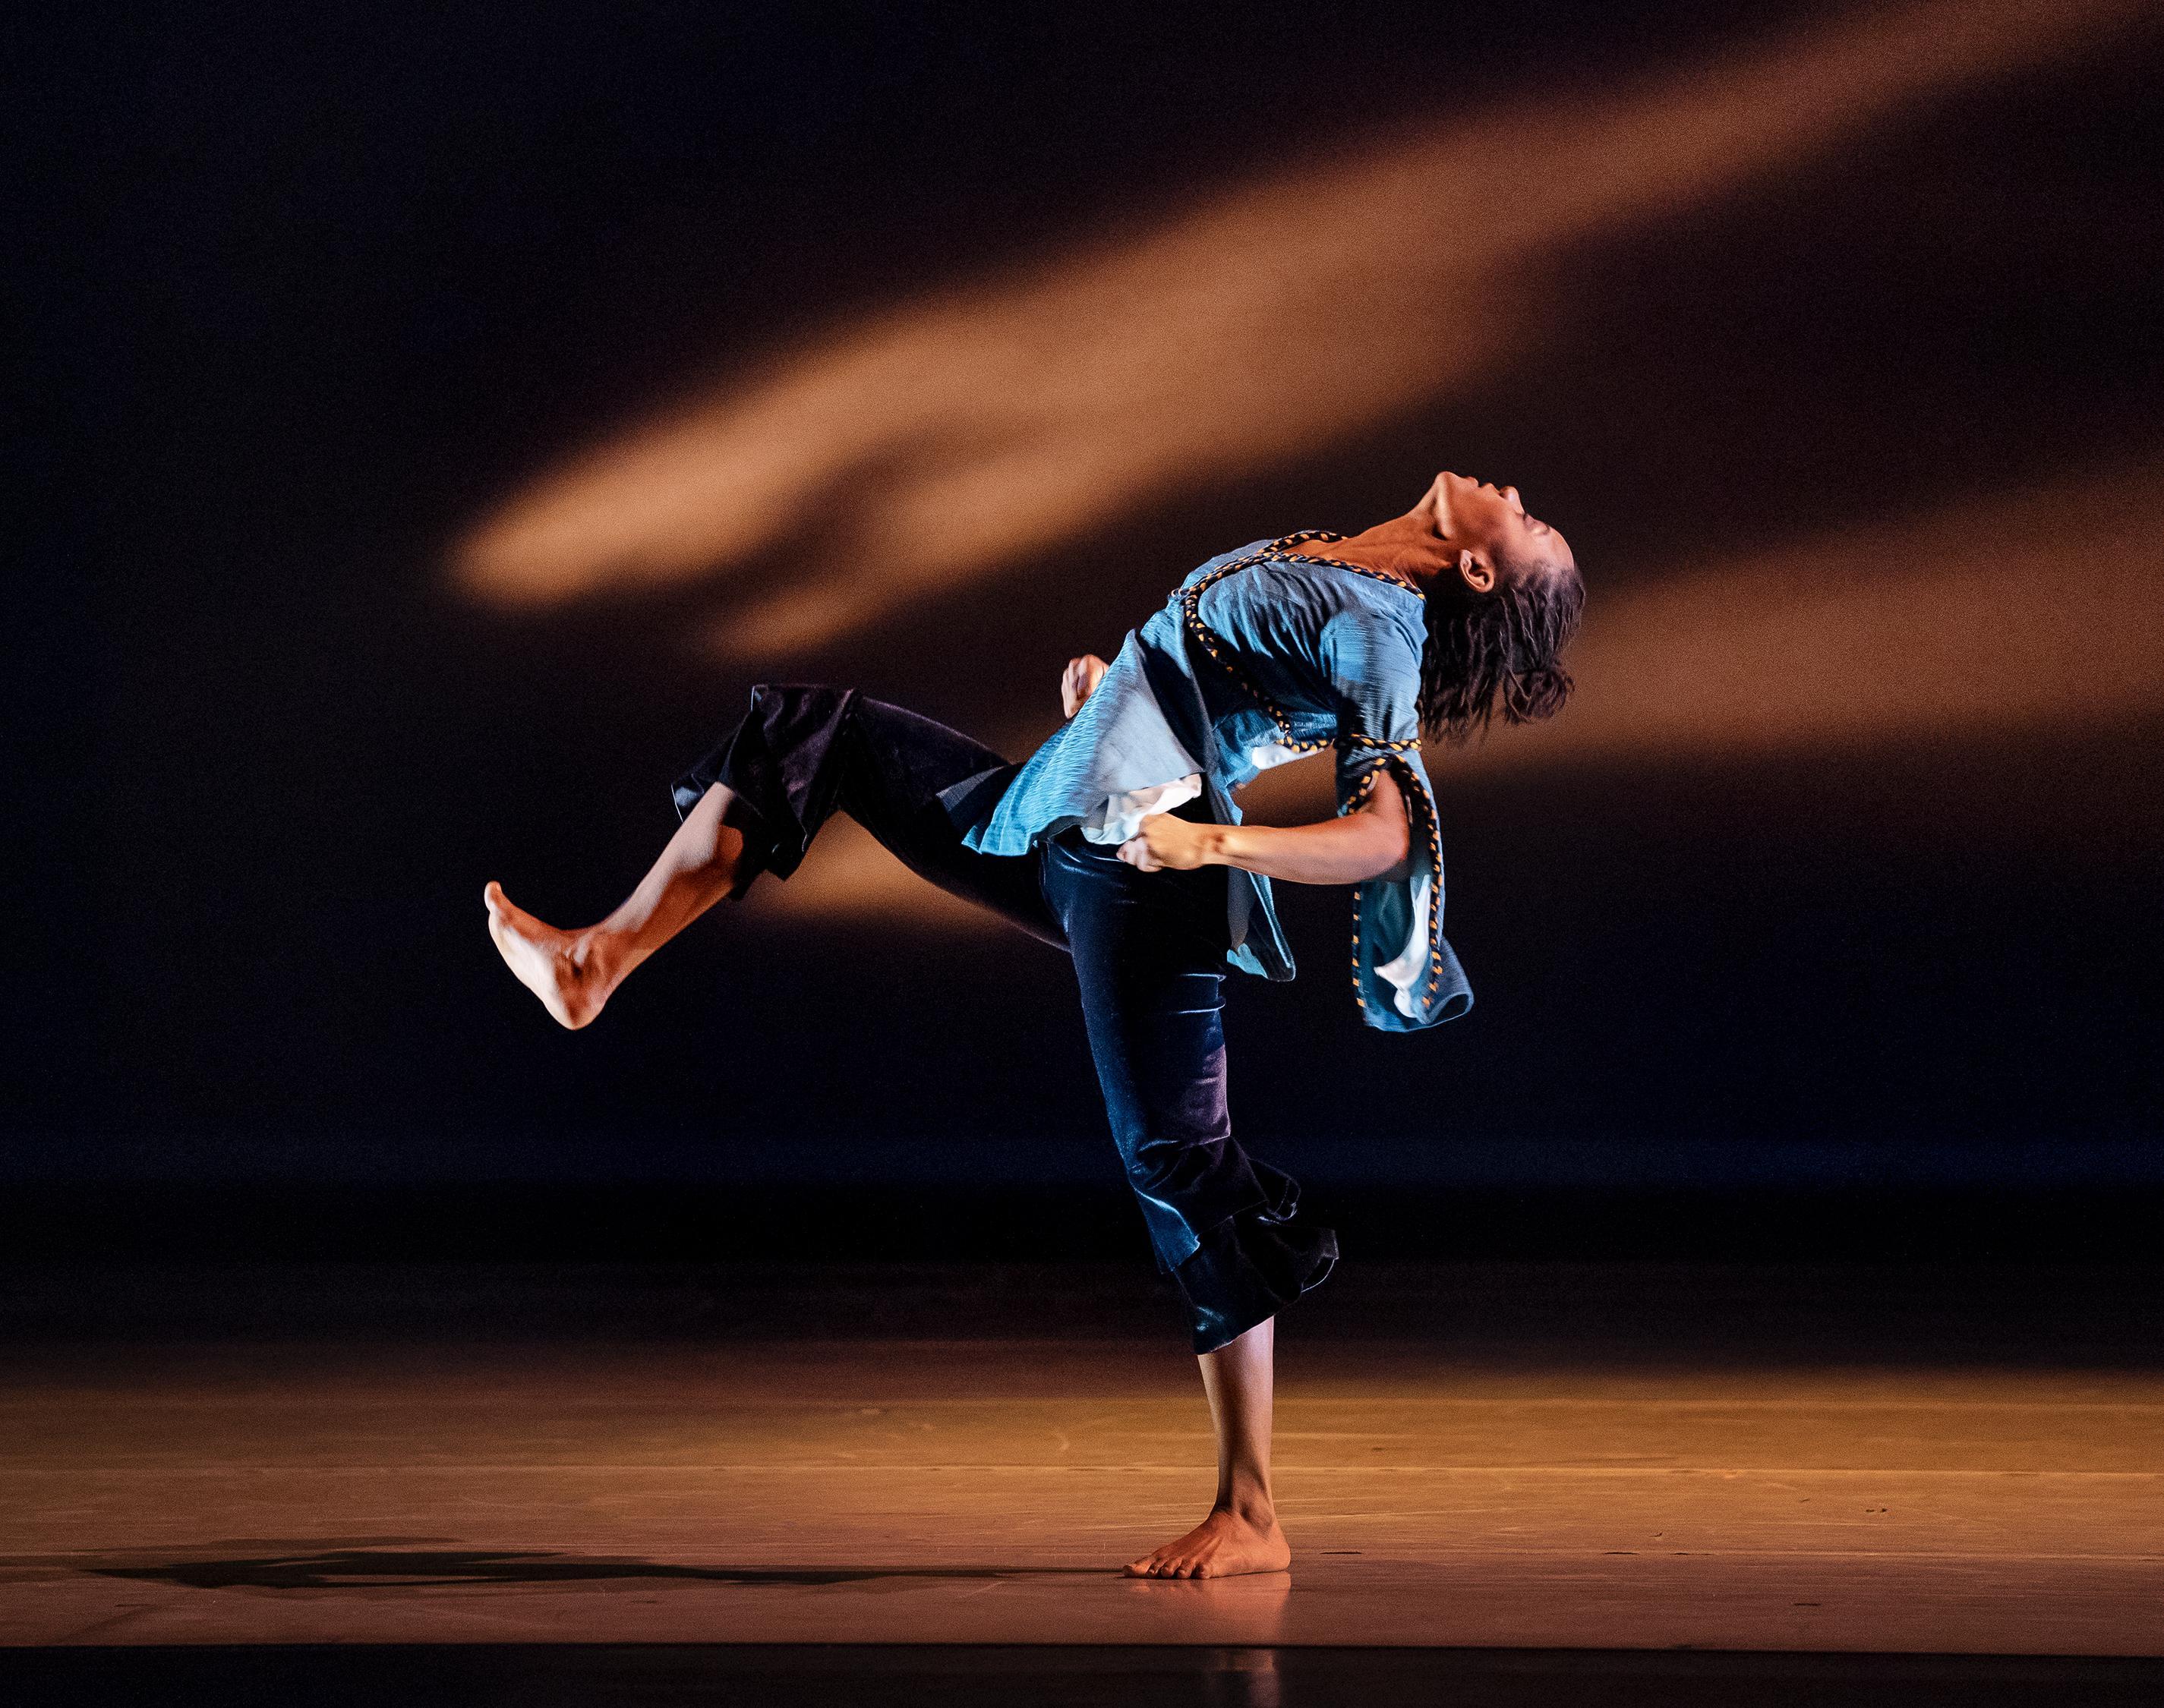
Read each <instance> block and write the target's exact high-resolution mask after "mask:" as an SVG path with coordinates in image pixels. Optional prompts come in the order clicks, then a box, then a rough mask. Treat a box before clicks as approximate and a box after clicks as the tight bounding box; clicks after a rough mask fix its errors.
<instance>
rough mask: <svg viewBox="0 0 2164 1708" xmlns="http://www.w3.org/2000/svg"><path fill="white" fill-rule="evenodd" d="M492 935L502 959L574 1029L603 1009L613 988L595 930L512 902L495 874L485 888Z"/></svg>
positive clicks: (483, 893)
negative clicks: (563, 927) (550, 919)
mask: <svg viewBox="0 0 2164 1708" xmlns="http://www.w3.org/2000/svg"><path fill="white" fill-rule="evenodd" d="M481 900H482V903H483V904H485V905H486V907H487V909H488V935H490V937H491V938H492V939H493V940H495V943H496V952H497V953H498V954H500V955H502V956H503V964H504V965H505V966H506V967H509V968H510V969H511V970H512V972H514V973H516V974H517V976H518V982H520V983H521V984H523V985H524V986H525V987H526V988H528V990H530V991H532V992H533V994H534V995H536V996H538V997H539V998H541V1006H542V1007H544V1009H548V1010H549V1013H550V1014H553V1015H554V1016H555V1018H556V1020H557V1022H558V1023H559V1024H562V1025H565V1026H568V1027H570V1029H571V1030H573V1031H577V1030H578V1029H579V1028H580V1027H581V1026H583V1025H585V1024H586V1023H587V1022H588V1021H589V1020H591V1019H593V1017H594V1016H595V1015H596V1014H599V1013H601V1004H602V1003H605V1002H607V1000H608V998H609V992H610V990H611V989H612V988H613V987H612V984H611V982H610V981H609V980H608V979H607V977H604V975H603V970H602V968H601V967H600V966H599V965H598V964H597V962H598V960H599V956H597V955H596V952H595V942H594V933H592V932H591V931H559V930H557V929H556V928H555V927H554V925H543V924H542V923H541V921H540V920H538V919H535V918H534V917H533V914H529V913H528V912H527V911H526V910H525V909H523V908H516V907H513V906H512V904H511V898H510V897H509V896H507V895H506V894H505V893H503V886H502V884H500V883H496V882H495V881H494V880H492V879H491V881H490V883H489V885H488V887H487V888H486V889H484V890H483V891H482V892H481Z"/></svg>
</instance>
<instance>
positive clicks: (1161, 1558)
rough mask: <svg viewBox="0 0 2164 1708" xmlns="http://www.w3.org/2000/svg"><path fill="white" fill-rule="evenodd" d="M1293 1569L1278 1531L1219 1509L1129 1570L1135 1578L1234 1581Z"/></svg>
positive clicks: (1271, 1523)
mask: <svg viewBox="0 0 2164 1708" xmlns="http://www.w3.org/2000/svg"><path fill="white" fill-rule="evenodd" d="M1290 1564H1292V1548H1290V1546H1289V1544H1288V1543H1286V1541H1285V1539H1284V1532H1283V1531H1282V1530H1280V1529H1279V1528H1278V1521H1277V1518H1276V1516H1275V1515H1274V1514H1273V1515H1272V1516H1271V1517H1269V1519H1268V1521H1267V1522H1260V1523H1258V1522H1256V1521H1255V1520H1253V1519H1252V1518H1243V1517H1240V1515H1239V1514H1237V1512H1232V1511H1231V1510H1229V1509H1228V1508H1226V1507H1223V1506H1220V1507H1218V1508H1217V1509H1216V1511H1215V1512H1211V1515H1210V1516H1209V1517H1207V1518H1205V1519H1204V1520H1203V1521H1202V1522H1200V1524H1198V1525H1196V1526H1195V1528H1194V1529H1192V1530H1190V1531H1189V1532H1187V1534H1186V1535H1184V1536H1183V1537H1181V1538H1179V1541H1177V1542H1168V1543H1165V1545H1164V1546H1163V1548H1159V1549H1158V1551H1157V1552H1156V1553H1153V1554H1149V1555H1148V1556H1146V1557H1145V1558H1143V1559H1138V1560H1136V1561H1135V1562H1134V1563H1133V1564H1131V1565H1129V1566H1128V1567H1127V1575H1128V1576H1129V1577H1131V1578H1229V1577H1235V1576H1237V1575H1238V1574H1240V1573H1242V1572H1281V1571H1283V1570H1284V1569H1285V1568H1286V1567H1287V1566H1289V1565H1290Z"/></svg>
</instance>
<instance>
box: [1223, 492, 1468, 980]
mask: <svg viewBox="0 0 2164 1708" xmlns="http://www.w3.org/2000/svg"><path fill="white" fill-rule="evenodd" d="M1344 537H1345V536H1344V535H1342V534H1340V533H1333V532H1331V531H1330V530H1329V529H1327V528H1308V529H1306V530H1305V531H1303V532H1300V533H1295V534H1286V535H1285V536H1284V537H1282V538H1280V539H1275V540H1273V541H1271V542H1269V544H1268V545H1267V546H1264V547H1263V548H1262V549H1261V550H1260V551H1258V552H1250V553H1248V554H1247V556H1246V557H1244V558H1234V559H1233V560H1232V562H1231V563H1222V564H1220V565H1219V566H1218V567H1217V568H1215V569H1213V570H1211V572H1210V573H1209V574H1207V575H1205V576H1204V577H1203V578H1202V579H1200V580H1199V581H1196V582H1193V583H1191V584H1190V585H1188V586H1187V587H1186V588H1184V589H1182V591H1181V595H1180V609H1181V614H1182V616H1183V617H1184V620H1185V621H1186V625H1187V629H1188V632H1189V633H1190V634H1191V635H1193V636H1194V637H1195V640H1196V641H1197V642H1200V645H1201V647H1202V650H1203V651H1204V652H1206V653H1208V654H1209V655H1210V657H1211V658H1214V659H1215V660H1216V662H1217V663H1218V665H1219V667H1220V668H1222V669H1223V670H1224V671H1225V673H1226V674H1227V675H1228V676H1230V677H1231V678H1232V679H1233V681H1234V682H1236V683H1237V684H1239V687H1240V690H1241V691H1242V693H1243V694H1246V695H1247V698H1248V699H1252V700H1253V701H1254V703H1255V704H1256V705H1258V706H1260V707H1261V708H1262V709H1263V711H1265V712H1266V713H1268V715H1269V720H1270V721H1271V722H1272V723H1274V724H1275V725H1276V726H1278V734H1279V736H1280V737H1282V738H1283V739H1282V740H1281V741H1280V743H1279V745H1280V746H1283V747H1288V748H1289V749H1291V750H1292V751H1293V752H1296V753H1314V752H1321V750H1322V749H1323V748H1325V747H1342V748H1346V749H1348V750H1350V751H1352V752H1362V753H1376V754H1379V755H1381V756H1382V760H1383V762H1382V763H1381V764H1379V765H1377V766H1375V767H1374V768H1371V769H1370V770H1368V772H1366V773H1364V774H1363V776H1362V777H1361V778H1360V780H1359V782H1358V783H1356V784H1354V785H1353V789H1352V794H1349V795H1348V796H1347V797H1346V800H1345V804H1344V805H1343V806H1342V807H1340V808H1339V809H1338V814H1339V816H1341V817H1342V816H1343V815H1345V814H1347V813H1352V812H1357V811H1358V810H1359V809H1360V808H1361V807H1362V806H1363V805H1364V804H1366V802H1367V799H1368V796H1369V795H1371V794H1374V792H1375V784H1376V783H1377V781H1378V779H1379V778H1381V776H1382V774H1383V773H1384V771H1385V770H1391V771H1394V772H1395V773H1396V774H1397V776H1398V778H1399V792H1400V794H1403V795H1404V796H1405V804H1406V808H1407V809H1408V811H1409V813H1410V816H1411V819H1412V823H1413V827H1414V829H1415V830H1416V832H1418V833H1419V834H1420V836H1421V837H1422V839H1423V840H1425V841H1426V844H1427V857H1428V869H1429V871H1430V872H1431V874H1432V877H1431V885H1432V888H1431V890H1430V892H1429V895H1430V899H1429V904H1428V910H1427V980H1426V984H1425V985H1424V986H1423V987H1422V989H1421V997H1422V999H1423V1002H1424V1003H1433V1002H1434V1000H1435V992H1436V986H1437V984H1438V983H1439V982H1441V981H1442V907H1441V905H1440V899H1441V897H1442V827H1441V825H1440V824H1439V823H1438V821H1437V812H1436V806H1435V799H1434V797H1433V796H1432V795H1431V794H1429V793H1428V792H1427V789H1426V785H1425V784H1424V783H1421V779H1420V778H1419V777H1418V775H1417V774H1416V773H1415V772H1414V770H1413V768H1412V767H1411V766H1410V765H1408V764H1406V763H1405V761H1404V759H1403V758H1401V757H1400V755H1402V754H1405V753H1409V752H1414V751H1416V750H1417V749H1418V748H1419V747H1420V737H1419V736H1407V737H1406V738H1405V740H1403V741H1384V740H1382V739H1381V738H1380V737H1379V736H1365V735H1361V734H1358V733H1357V732H1354V733H1351V734H1345V733H1340V734H1338V735H1337V736H1329V737H1318V738H1316V739H1315V740H1312V741H1295V740H1293V739H1292V719H1291V716H1290V715H1289V714H1288V713H1287V712H1286V711H1285V710H1284V708H1283V707H1281V706H1280V705H1278V704H1277V702H1276V701H1274V700H1273V699H1271V698H1270V697H1269V696H1268V694H1264V693H1263V691H1262V689H1260V688H1258V687H1257V686H1256V685H1255V683H1254V680H1253V678H1251V677H1250V676H1249V675H1248V674H1247V672H1246V671H1245V670H1242V668H1240V665H1239V662H1238V660H1237V658H1234V657H1233V655H1232V647H1231V645H1230V643H1228V642H1226V640H1225V639H1224V637H1221V635H1219V634H1218V633H1217V632H1216V631H1215V630H1213V629H1212V628H1211V626H1209V624H1207V623H1205V622H1204V621H1202V609H1201V603H1202V595H1203V592H1204V590H1205V589H1207V588H1210V587H1213V586H1215V585H1216V584H1217V583H1218V582H1220V581H1221V580H1223V579H1225V578H1226V576H1227V575H1231V574H1235V573H1237V571H1239V570H1242V569H1250V568H1253V567H1254V566H1255V565H1256V564H1258V563H1284V562H1286V561H1289V560H1290V561H1297V562H1300V563H1326V564H1328V565H1330V567H1331V568H1334V569H1342V570H1344V571H1346V572H1347V574H1352V575H1364V576H1366V577H1368V579H1370V580H1371V581H1387V582H1389V584H1391V585H1392V586H1394V587H1404V586H1405V585H1407V584H1406V583H1405V582H1403V581H1400V580H1399V579H1398V578H1397V577H1396V576H1395V575H1385V574H1383V572H1382V571H1381V570H1379V569H1368V568H1363V567H1362V566H1361V565H1360V564H1358V563H1347V562H1345V561H1344V559H1342V558H1325V557H1321V556H1318V555H1316V554H1315V553H1306V552H1297V551H1295V550H1294V549H1293V548H1295V547H1296V546H1303V545H1305V544H1306V543H1307V542H1310V540H1319V541H1322V542H1325V543H1327V542H1330V541H1332V540H1342V539H1343V538H1344ZM1412 591H1413V592H1414V593H1415V594H1416V595H1418V596H1419V597H1421V598H1422V599H1425V598H1426V596H1427V595H1425V594H1423V593H1421V590H1420V589H1418V588H1417V587H1416V588H1414V589H1412ZM1366 892H1367V886H1366V885H1365V884H1356V885H1354V886H1353V889H1352V995H1353V998H1354V999H1355V1000H1356V1001H1358V1003H1359V1004H1360V1007H1361V1009H1362V1010H1363V1012H1364V1011H1365V1010H1366V1009H1367V1007H1368V993H1367V991H1366V989H1365V988H1363V987H1364V985H1365V982H1366V981H1365V980H1363V978H1362V977H1361V967H1360V907H1361V901H1362V898H1363V896H1364V895H1365V893H1366Z"/></svg>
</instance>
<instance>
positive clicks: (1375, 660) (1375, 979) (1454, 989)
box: [1322, 611, 1473, 1032]
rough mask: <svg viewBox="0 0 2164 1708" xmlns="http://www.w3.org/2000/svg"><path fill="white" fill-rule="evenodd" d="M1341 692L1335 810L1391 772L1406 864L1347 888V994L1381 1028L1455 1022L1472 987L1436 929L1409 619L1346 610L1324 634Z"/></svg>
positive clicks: (1353, 805) (1431, 805)
mask: <svg viewBox="0 0 2164 1708" xmlns="http://www.w3.org/2000/svg"><path fill="white" fill-rule="evenodd" d="M1322 654H1323V663H1324V668H1326V671H1327V672H1328V673H1329V676H1330V678H1331V691H1332V693H1333V694H1335V695H1336V697H1337V736H1336V738H1335V743H1334V745H1335V747H1336V749H1337V810H1338V812H1339V814H1340V815H1343V814H1346V813H1349V812H1352V811H1355V810H1356V809H1358V808H1359V807H1360V806H1361V804H1363V803H1364V802H1365V801H1366V800H1367V799H1368V796H1369V795H1370V794H1373V793H1374V789H1375V787H1376V783H1377V780H1378V779H1379V778H1380V777H1381V776H1382V775H1383V773H1384V772H1385V771H1388V772H1389V774H1390V777H1391V778H1392V780H1393V781H1394V782H1395V783H1396V784H1397V786H1398V792H1399V794H1401V795H1403V796H1404V797H1405V809H1406V812H1407V814H1408V815H1409V816H1410V827H1409V828H1410V832H1411V837H1412V860H1411V870H1410V872H1408V874H1407V875H1406V876H1405V878H1400V879H1398V880H1395V881H1388V880H1376V881H1374V882H1372V883H1363V884H1360V885H1358V887H1356V888H1354V890H1353V892H1352V992H1353V995H1354V996H1355V998H1357V999H1358V1002H1359V1005H1360V1017H1361V1019H1363V1021H1365V1022H1366V1024H1368V1025H1370V1026H1374V1027H1375V1028H1377V1029H1378V1030H1381V1031H1386V1032H1411V1031H1418V1030H1421V1029H1422V1028H1425V1027H1428V1026H1432V1025H1435V1024H1438V1023H1439V1022H1441V1021H1443V1020H1454V1019H1457V1018H1458V1016H1459V1015H1460V1014H1463V1013H1464V1012H1465V1011H1466V1010H1467V1009H1469V1008H1471V1007H1472V1006H1473V990H1472V987H1471V985H1470V984H1469V983H1468V982H1467V980H1466V977H1465V973H1464V971H1463V968H1462V967H1459V965H1458V956H1457V955H1456V954H1455V953H1454V952H1453V951H1452V949H1451V946H1450V944H1449V941H1448V940H1447V939H1446V938H1445V937H1444V936H1443V935H1442V901H1443V883H1442V825H1441V824H1440V822H1439V820H1438V817H1437V811H1436V802H1435V791H1434V789H1432V788H1431V786H1430V784H1429V782H1428V775H1427V768H1426V764H1425V763H1424V762H1422V760H1421V748H1420V649H1419V642H1418V640H1417V639H1416V636H1415V635H1414V633H1413V632H1412V631H1410V627H1409V626H1408V625H1406V624H1404V623H1401V622H1398V621H1393V620H1391V619H1390V618H1389V617H1386V616H1383V615H1381V614H1380V613H1361V612H1354V611H1346V612H1342V613H1340V614H1338V615H1337V616H1332V617H1331V620H1330V621H1329V623H1328V624H1327V625H1326V627H1325V629H1324V631H1323V648H1322Z"/></svg>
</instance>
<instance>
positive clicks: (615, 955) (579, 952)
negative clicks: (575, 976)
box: [570, 925, 634, 992]
mask: <svg viewBox="0 0 2164 1708" xmlns="http://www.w3.org/2000/svg"><path fill="white" fill-rule="evenodd" d="M570 959H571V965H572V966H574V967H577V968H578V970H579V976H580V978H581V979H582V980H583V981H584V982H586V983H587V984H589V985H591V986H592V987H594V988H596V989H598V990H601V991H603V992H607V991H610V990H613V989H614V988H616V987H617V985H618V984H619V983H621V982H622V980H623V976H624V975H625V974H626V973H628V972H630V971H631V969H632V967H633V964H634V963H633V952H632V945H631V940H630V939H629V938H628V936H627V935H625V934H624V933H622V932H621V931H616V930H611V929H610V928H609V927H608V926H607V925H592V926H589V927H588V928H587V929H586V930H583V931H581V932H580V933H579V935H577V936H576V937H575V938H573V939H572V940H571V955H570Z"/></svg>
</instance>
